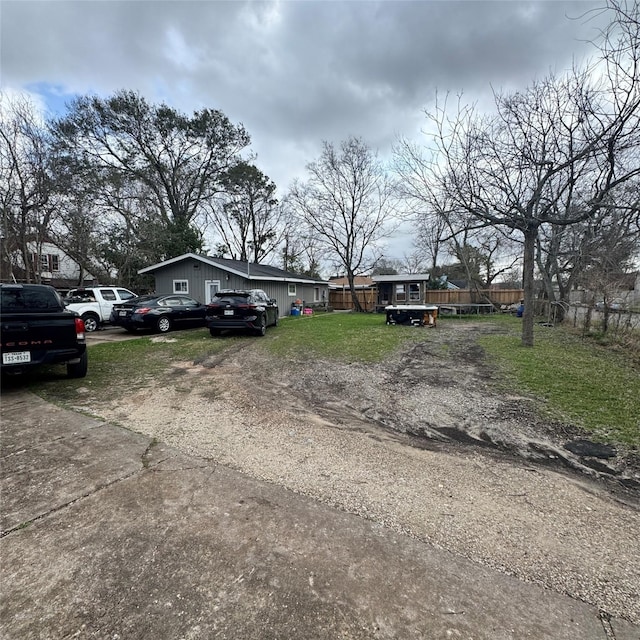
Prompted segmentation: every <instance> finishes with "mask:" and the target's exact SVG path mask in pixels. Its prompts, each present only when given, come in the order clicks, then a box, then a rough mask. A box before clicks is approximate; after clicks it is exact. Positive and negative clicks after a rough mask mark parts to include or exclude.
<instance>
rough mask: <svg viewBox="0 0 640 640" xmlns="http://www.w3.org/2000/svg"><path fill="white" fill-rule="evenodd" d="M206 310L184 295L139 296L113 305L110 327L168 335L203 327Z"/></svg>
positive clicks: (203, 306)
mask: <svg viewBox="0 0 640 640" xmlns="http://www.w3.org/2000/svg"><path fill="white" fill-rule="evenodd" d="M206 310H207V307H206V306H205V305H203V304H201V303H200V302H198V301H197V300H194V299H193V298H191V297H190V296H186V295H183V294H178V293H173V294H169V295H162V296H159V295H148V296H140V297H138V298H131V300H127V301H126V302H123V303H120V304H115V305H113V311H112V312H111V324H113V325H118V326H121V327H124V328H125V329H126V330H127V331H135V330H136V329H154V330H156V331H160V333H166V332H167V331H171V330H172V329H186V328H187V327H196V326H197V327H202V326H204V324H205V313H206Z"/></svg>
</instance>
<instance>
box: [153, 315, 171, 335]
mask: <svg viewBox="0 0 640 640" xmlns="http://www.w3.org/2000/svg"><path fill="white" fill-rule="evenodd" d="M156 326H157V327H158V331H159V332H160V333H167V331H170V330H171V320H170V319H169V318H167V316H162V317H160V318H158V322H157V323H156Z"/></svg>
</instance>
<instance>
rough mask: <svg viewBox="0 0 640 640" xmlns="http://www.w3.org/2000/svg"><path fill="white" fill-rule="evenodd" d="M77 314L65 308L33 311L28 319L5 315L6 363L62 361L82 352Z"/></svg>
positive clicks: (4, 356)
mask: <svg viewBox="0 0 640 640" xmlns="http://www.w3.org/2000/svg"><path fill="white" fill-rule="evenodd" d="M78 338H79V336H78V333H77V328H76V324H75V318H74V317H73V316H72V315H71V314H69V313H65V312H61V313H40V314H33V315H32V316H31V317H29V319H28V320H25V319H24V318H19V317H13V316H12V314H6V315H4V316H3V317H2V347H1V350H2V364H3V365H11V364H27V363H31V364H36V363H38V364H41V363H46V362H51V363H54V362H59V361H61V360H64V359H65V358H66V357H70V356H73V355H74V354H78V343H79V342H80V343H82V342H83V340H84V336H80V340H79V339H78Z"/></svg>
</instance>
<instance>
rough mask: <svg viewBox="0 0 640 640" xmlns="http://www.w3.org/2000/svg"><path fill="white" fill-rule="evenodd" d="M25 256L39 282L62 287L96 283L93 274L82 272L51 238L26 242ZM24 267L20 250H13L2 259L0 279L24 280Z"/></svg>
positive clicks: (60, 288) (63, 288)
mask: <svg viewBox="0 0 640 640" xmlns="http://www.w3.org/2000/svg"><path fill="white" fill-rule="evenodd" d="M29 249H30V251H29V258H28V259H29V260H30V262H31V264H30V266H31V267H32V273H34V272H35V273H36V274H37V275H38V277H39V279H40V282H41V283H42V284H49V285H51V286H53V287H55V288H56V289H59V290H61V291H64V290H66V289H71V288H74V287H78V286H89V285H92V284H96V280H95V278H94V276H93V275H92V274H90V273H87V272H86V271H85V272H83V271H82V270H81V268H80V265H79V264H78V263H77V262H75V261H74V260H73V259H72V258H71V257H70V256H68V255H67V254H66V253H65V252H64V251H63V250H62V249H60V247H58V246H57V245H55V244H53V243H52V242H43V243H41V244H40V246H39V250H38V245H37V244H36V243H35V242H32V243H30V245H29ZM26 279H27V269H26V268H25V264H24V261H23V257H22V254H21V253H20V252H18V251H14V252H13V253H12V254H11V256H10V259H9V260H8V261H5V260H4V257H3V261H2V281H3V282H11V281H14V282H25V281H26Z"/></svg>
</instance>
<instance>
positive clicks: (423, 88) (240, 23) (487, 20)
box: [0, 0, 603, 257]
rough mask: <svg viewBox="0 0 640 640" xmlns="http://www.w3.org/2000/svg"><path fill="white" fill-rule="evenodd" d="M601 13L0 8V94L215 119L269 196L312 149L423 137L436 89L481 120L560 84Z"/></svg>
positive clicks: (549, 7)
mask: <svg viewBox="0 0 640 640" xmlns="http://www.w3.org/2000/svg"><path fill="white" fill-rule="evenodd" d="M602 4H603V2H601V1H597V2H579V1H574V2H562V1H560V0H557V1H555V0H546V1H540V0H538V1H535V2H520V1H517V0H502V1H499V2H498V1H493V2H488V1H485V0H467V1H459V0H441V1H435V0H413V1H402V0H382V1H373V0H371V1H355V0H342V1H330V0H289V1H279V0H274V1H272V2H245V1H242V0H233V1H230V2H225V1H211V0H195V1H192V0H164V1H158V0H137V1H134V0H0V29H1V33H0V37H1V41H0V46H1V50H0V73H1V75H0V83H1V87H2V89H3V90H4V91H29V92H30V93H32V94H34V95H37V96H40V98H41V100H42V101H43V103H44V104H46V105H47V107H48V108H49V109H52V110H54V111H55V110H58V111H60V110H64V104H65V102H68V101H69V100H70V98H72V97H73V96H74V95H77V94H81V95H86V94H98V95H101V96H108V95H110V94H112V93H113V92H115V91H117V90H119V89H131V90H135V91H138V92H140V93H141V94H142V95H144V96H145V97H146V98H147V99H148V100H149V101H151V102H153V103H159V102H166V103H167V104H169V105H171V106H173V107H175V108H177V109H178V110H180V111H182V112H184V113H191V112H192V111H194V110H197V109H200V108H203V107H207V108H214V109H220V110H221V111H223V112H224V113H225V114H226V115H227V116H228V117H229V118H230V119H231V121H232V122H235V123H240V122H241V123H242V124H244V126H245V127H246V129H247V130H248V132H249V134H250V135H251V138H252V145H251V149H252V151H254V152H255V153H256V154H257V156H258V159H257V165H258V166H259V168H260V169H261V170H262V171H263V172H264V173H266V174H267V175H268V176H269V177H270V178H271V179H272V180H274V181H275V183H276V184H277V185H278V188H279V190H280V193H281V194H282V193H283V192H284V191H285V190H286V188H287V187H288V185H289V184H290V182H291V180H293V179H294V178H296V177H302V178H304V177H305V165H306V164H307V163H308V162H310V161H312V160H314V159H316V158H317V157H318V155H319V153H320V147H321V144H322V141H325V140H326V141H331V142H336V143H339V142H340V141H341V140H344V139H346V138H347V137H348V136H350V135H356V136H361V137H362V138H363V139H364V140H365V141H366V142H367V143H368V144H369V145H370V146H371V147H372V148H374V149H376V150H378V151H379V153H380V156H381V158H383V159H386V158H389V156H390V149H391V146H392V144H393V143H394V141H395V140H396V139H397V137H398V136H405V137H408V138H416V137H418V136H419V135H420V129H421V128H422V127H424V125H425V124H426V121H425V118H424V109H425V108H427V107H428V106H429V105H430V104H431V102H432V100H433V98H434V94H435V91H436V90H438V91H439V92H445V91H451V92H454V93H458V92H463V93H464V95H465V97H466V98H468V100H469V101H476V100H478V101H480V104H486V105H487V106H489V104H490V100H489V96H490V93H491V88H492V87H493V88H494V89H498V90H507V91H509V90H514V89H518V88H521V87H525V86H526V85H527V84H529V83H530V82H531V81H532V80H533V79H535V78H537V77H538V78H539V77H541V76H544V75H546V74H547V73H548V72H549V71H555V72H562V71H564V70H565V69H567V68H569V67H570V66H571V64H572V61H573V60H574V59H577V60H581V59H583V58H584V56H585V55H587V54H588V53H589V52H591V51H592V50H591V49H590V48H589V46H588V44H587V41H588V40H589V39H593V38H594V37H595V36H596V28H597V26H598V25H599V22H598V19H597V18H592V19H591V20H588V19H587V17H586V16H585V12H587V11H589V9H593V8H595V7H598V6H602ZM407 249H410V247H408V248H407ZM398 257H400V256H398Z"/></svg>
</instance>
